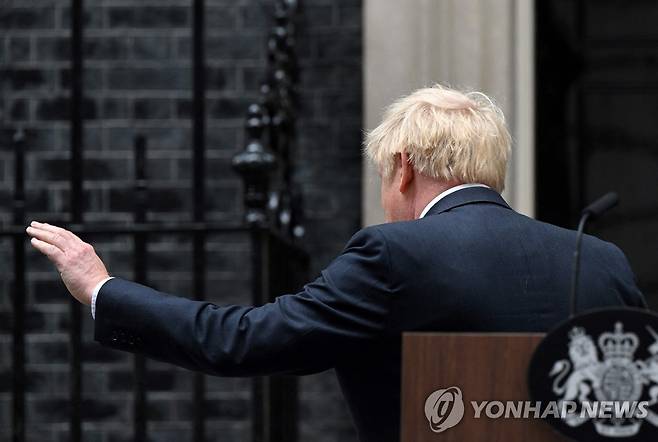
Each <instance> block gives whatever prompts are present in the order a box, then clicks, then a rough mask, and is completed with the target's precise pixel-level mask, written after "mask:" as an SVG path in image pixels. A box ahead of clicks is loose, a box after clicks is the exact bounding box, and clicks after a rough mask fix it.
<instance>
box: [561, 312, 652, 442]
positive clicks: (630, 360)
mask: <svg viewBox="0 0 658 442" xmlns="http://www.w3.org/2000/svg"><path fill="white" fill-rule="evenodd" d="M647 331H648V332H649V333H650V334H651V335H652V336H654V337H655V338H656V340H655V342H654V343H653V344H652V346H651V347H650V350H653V351H652V355H651V357H649V358H648V359H647V360H635V359H634V355H635V351H636V350H637V348H638V345H639V338H638V337H637V335H636V334H634V333H625V332H624V325H623V324H622V323H621V322H617V323H615V329H614V331H611V332H606V333H603V334H601V335H600V336H599V337H598V340H597V341H598V342H597V343H598V349H597V347H596V345H595V343H594V339H593V338H592V337H591V336H590V335H588V334H587V333H586V331H585V329H583V328H581V327H574V328H573V329H572V330H571V332H570V333H569V337H570V342H569V360H567V359H562V360H559V361H557V362H556V363H555V364H554V366H553V369H552V370H551V372H550V376H551V377H553V376H554V377H555V379H554V382H553V392H554V393H555V394H556V395H559V396H561V397H562V400H564V401H574V400H575V401H578V402H581V403H583V402H591V401H599V402H601V401H611V402H627V403H637V402H638V401H639V400H640V399H641V398H642V396H643V393H644V391H645V389H648V396H649V401H648V404H647V405H648V406H651V405H653V404H656V403H658V334H657V333H656V332H655V330H653V329H652V328H651V327H649V326H647ZM598 350H600V351H601V353H602V354H603V360H600V359H599V351H598ZM647 412H648V415H647V416H646V418H644V419H639V418H636V417H612V418H609V419H594V427H595V429H596V431H597V433H599V434H600V435H603V436H609V437H630V436H634V435H636V434H637V433H638V431H639V430H640V426H641V425H642V424H643V421H648V422H649V423H651V424H653V425H656V426H658V415H656V414H655V413H654V412H652V411H651V410H650V409H649V410H647ZM564 420H565V422H566V423H567V425H570V426H578V425H582V424H583V423H585V422H586V421H588V420H589V418H588V417H583V416H582V415H579V414H578V413H571V414H570V415H568V416H566V417H564Z"/></svg>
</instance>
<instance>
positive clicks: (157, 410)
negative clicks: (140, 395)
mask: <svg viewBox="0 0 658 442" xmlns="http://www.w3.org/2000/svg"><path fill="white" fill-rule="evenodd" d="M271 3H272V2H269V1H263V2H259V1H256V0H240V1H235V0H207V1H206V5H207V13H206V24H207V45H206V52H207V64H208V79H207V87H208V92H207V97H208V100H207V111H208V123H207V133H208V141H207V168H208V172H207V173H208V180H207V183H206V184H207V188H208V191H207V194H208V199H207V208H208V211H207V214H206V217H207V219H208V220H210V221H220V220H234V221H236V222H239V221H240V220H241V217H242V213H241V211H242V201H241V198H242V190H241V182H240V180H239V178H238V177H237V175H235V174H234V173H233V172H232V171H231V169H230V159H231V157H232V156H233V155H234V154H235V153H236V152H238V151H240V150H241V149H242V148H243V145H244V142H245V140H244V129H243V126H244V122H245V120H244V116H245V113H246V107H247V105H248V104H249V103H250V102H252V101H254V100H255V99H256V98H257V88H258V86H259V83H260V81H261V80H262V76H263V74H264V67H265V42H266V35H267V32H268V30H269V28H270V27H271V25H272V21H271V19H270V18H269V17H268V16H267V14H266V12H265V11H270V10H271V8H268V6H271ZM68 5H69V2H68V1H52V0H51V1H45V0H15V1H4V2H2V3H0V32H1V34H0V88H1V89H0V91H1V93H0V222H2V224H4V225H8V224H10V222H11V195H12V190H13V155H12V147H11V139H12V136H13V134H14V132H15V130H16V129H17V128H18V127H21V128H23V129H25V130H26V134H27V143H26V174H27V175H26V180H27V181H26V183H27V184H26V185H27V204H28V215H27V216H28V219H37V220H50V221H53V222H57V221H66V220H67V219H68V210H69V203H68V201H69V196H68V195H69V184H68V176H69V173H70V170H69V164H68V158H69V151H68V149H69V140H70V135H69V123H68V120H67V118H68V98H69V65H70V61H69V50H70V42H69V26H70V11H69V8H68ZM85 5H86V9H87V10H86V18H85V22H86V28H85V37H84V38H85V47H84V51H85V55H86V59H85V88H86V89H85V114H86V115H85V116H86V118H87V120H86V123H85V143H84V146H85V150H84V157H85V168H84V175H85V180H86V181H85V186H84V189H85V200H86V204H85V208H84V210H85V220H86V221H87V222H97V221H113V222H117V223H129V222H131V220H132V210H133V201H132V197H133V189H132V186H133V182H132V177H133V175H134V171H133V145H132V140H133V136H134V135H135V134H136V133H142V134H145V135H147V136H148V138H149V147H148V154H147V159H148V161H147V174H148V178H149V187H150V188H151V189H152V193H151V197H150V198H149V201H148V206H149V212H148V219H149V220H153V221H162V220H168V221H174V220H190V213H191V210H192V198H191V176H190V174H191V168H192V165H191V122H190V116H191V115H190V103H191V96H192V90H191V87H192V85H191V83H192V72H191V43H190V37H191V33H190V24H191V8H190V6H191V2H190V1H189V0H188V1H182V0H158V1H151V0H114V1H107V0H106V1H100V0H87V1H85ZM302 5H303V8H302V11H301V16H300V19H299V25H300V27H299V30H298V32H299V35H298V38H297V42H298V46H299V47H298V51H299V55H300V64H301V79H300V80H301V100H300V101H301V106H302V109H301V112H300V118H299V120H298V122H297V127H298V148H297V151H296V152H295V154H294V159H295V161H296V163H297V165H298V167H297V172H296V174H295V180H296V182H298V183H299V188H300V189H301V190H302V192H303V196H304V199H305V210H304V215H305V217H306V222H305V227H306V236H305V238H304V239H303V244H304V245H305V247H306V248H307V249H308V250H309V251H311V256H312V263H311V265H312V269H311V271H312V272H311V273H312V275H313V276H314V275H316V274H317V273H318V271H319V269H321V268H322V267H324V266H325V265H326V264H327V263H328V262H329V260H330V259H331V258H332V257H334V256H335V255H336V254H337V253H338V252H339V251H340V250H341V248H342V247H343V245H344V244H345V242H346V241H347V239H349V237H350V236H351V234H352V233H354V232H355V231H356V230H357V229H358V228H359V226H360V213H361V206H360V186H361V184H360V183H361V161H360V142H361V115H362V111H361V95H362V92H361V86H362V85H361V61H362V59H361V2H360V1H353V0H304V1H303V2H302ZM95 245H96V246H97V249H98V250H99V253H100V254H101V256H102V257H103V258H104V260H105V261H106V263H107V265H108V268H109V269H110V271H111V272H112V273H114V274H116V275H118V276H124V277H126V278H130V277H131V269H132V241H131V240H130V238H129V237H118V238H116V239H115V240H113V241H104V242H98V241H95ZM11 250H12V249H11V244H10V242H9V241H4V242H2V241H0V281H2V282H0V440H7V439H8V437H9V431H10V425H9V423H10V411H11V407H10V390H11V384H10V382H11V375H10V364H11V319H12V318H11V303H10V298H9V293H10V287H9V282H8V281H10V280H11V275H12V267H11V262H12V260H11ZM207 250H208V266H209V269H211V271H210V272H209V276H208V280H209V282H208V285H207V286H208V287H210V289H209V290H208V293H207V297H208V299H210V300H212V301H214V302H217V303H220V304H222V303H224V304H226V303H242V304H248V303H249V301H250V297H249V296H250V295H249V292H248V285H247V281H246V276H247V275H248V250H247V243H246V241H244V240H241V239H240V238H235V237H232V238H229V237H225V236H216V237H214V238H212V239H211V240H210V241H208V244H207ZM148 251H149V269H148V277H149V282H150V283H151V284H152V285H154V286H156V287H157V288H159V289H161V290H165V291H168V292H173V293H177V294H180V295H183V296H189V295H190V293H191V291H192V289H191V277H192V275H191V268H190V262H191V243H190V241H189V240H188V239H186V238H184V237H177V236H173V235H166V236H165V235H160V236H157V237H153V238H152V239H151V240H150V242H149V246H148ZM28 259H29V263H30V267H29V273H28V277H29V282H28V293H27V302H28V307H27V309H28V319H27V323H28V335H27V338H26V344H27V370H28V394H27V419H28V423H27V436H28V440H33V441H41V442H48V441H64V440H67V437H68V433H67V428H68V424H67V419H68V418H67V407H66V404H67V398H68V388H69V385H68V382H69V379H68V348H67V343H68V334H67V331H68V320H69V319H68V318H69V312H68V299H67V294H66V292H65V290H64V289H63V286H62V285H61V283H60V282H59V281H58V280H57V279H56V276H57V275H56V273H55V272H54V271H53V269H52V268H51V267H50V266H49V265H48V263H47V262H46V261H45V260H44V259H43V258H41V257H37V256H36V254H31V255H30V257H29V258H28ZM213 287H221V291H217V290H213V289H212V288H213ZM84 316H85V321H86V322H85V324H84V338H85V341H86V344H85V349H84V354H83V357H84V377H83V385H84V387H83V388H84V398H85V399H86V402H85V404H84V406H83V413H84V415H85V418H86V421H85V423H84V424H83V431H84V440H85V441H87V440H89V441H124V440H126V441H127V440H130V439H131V431H132V429H131V428H132V427H131V425H132V418H131V414H132V407H131V406H130V402H131V399H132V388H133V379H132V367H133V366H132V357H131V356H130V355H128V354H122V353H120V352H114V351H109V350H105V349H102V348H101V347H100V346H98V345H96V344H93V343H92V323H91V318H90V317H89V316H88V312H87V311H86V310H85V312H84ZM148 369H149V374H148V388H149V393H148V398H149V424H148V428H149V431H148V432H149V435H150V437H151V439H152V440H157V441H183V440H189V438H190V435H191V431H190V428H191V416H190V413H191V391H192V376H191V374H190V372H187V371H185V370H182V369H176V368H173V367H171V366H169V365H165V364H160V363H157V362H152V361H150V362H149V363H148ZM300 382H301V384H300V403H301V408H300V421H301V423H300V440H303V441H309V440H313V441H338V440H340V441H341V442H346V441H350V440H355V435H354V430H353V427H352V424H351V422H350V419H349V417H348V414H347V411H346V409H345V405H344V403H343V400H342V396H341V395H340V392H339V390H338V386H337V383H336V380H335V377H334V376H333V374H332V373H325V374H321V375H316V376H310V377H304V378H302V379H301V381H300ZM207 383H208V386H207V399H208V402H207V412H208V416H209V421H208V424H207V434H208V437H209V439H211V440H222V441H245V440H249V437H250V436H249V434H250V408H249V399H250V397H249V396H250V383H249V381H248V380H246V379H221V378H208V380H207Z"/></svg>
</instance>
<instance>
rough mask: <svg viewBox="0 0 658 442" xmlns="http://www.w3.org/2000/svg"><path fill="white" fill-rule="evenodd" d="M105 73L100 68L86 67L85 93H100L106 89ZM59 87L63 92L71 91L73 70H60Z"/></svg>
mask: <svg viewBox="0 0 658 442" xmlns="http://www.w3.org/2000/svg"><path fill="white" fill-rule="evenodd" d="M103 79H104V71H103V69H99V68H92V67H85V68H84V70H83V72H82V88H83V91H84V93H88V92H90V91H100V90H102V89H103V88H104V86H105V84H104V82H103ZM59 87H60V88H61V89H62V90H63V91H68V90H69V89H71V69H69V68H68V67H67V68H63V69H60V70H59Z"/></svg>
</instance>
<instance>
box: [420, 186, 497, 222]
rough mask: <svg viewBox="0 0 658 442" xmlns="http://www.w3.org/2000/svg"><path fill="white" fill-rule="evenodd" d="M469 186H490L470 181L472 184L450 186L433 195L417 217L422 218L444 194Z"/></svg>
mask: <svg viewBox="0 0 658 442" xmlns="http://www.w3.org/2000/svg"><path fill="white" fill-rule="evenodd" d="M469 187H486V188H487V189H489V188H490V187H489V186H487V185H486V184H479V183H477V184H476V183H472V184H460V185H459V186H455V187H451V188H450V189H448V190H444V191H443V192H441V193H440V194H438V195H437V196H436V197H434V199H433V200H432V201H430V202H429V203H428V204H427V205H426V206H425V208H424V209H423V211H422V212H420V216H419V217H418V219H420V218H423V217H424V216H425V215H427V212H429V211H430V209H431V208H432V207H434V205H435V204H436V203H438V202H439V201H440V200H441V199H443V198H445V197H446V196H448V195H450V194H451V193H455V192H457V191H458V190H462V189H468V188H469Z"/></svg>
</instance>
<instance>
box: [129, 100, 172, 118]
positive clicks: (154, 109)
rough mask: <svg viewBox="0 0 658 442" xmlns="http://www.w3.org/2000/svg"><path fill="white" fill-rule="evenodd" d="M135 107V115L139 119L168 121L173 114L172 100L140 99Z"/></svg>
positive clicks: (134, 103)
mask: <svg viewBox="0 0 658 442" xmlns="http://www.w3.org/2000/svg"><path fill="white" fill-rule="evenodd" d="M133 106H134V110H133V115H134V116H135V118H138V119H152V118H156V119H166V118H171V117H172V114H173V112H172V110H173V104H172V100H169V99H165V98H139V99H136V100H135V101H134V102H133Z"/></svg>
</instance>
